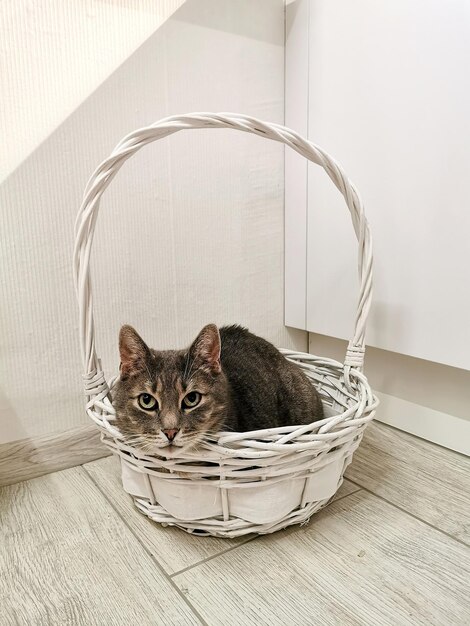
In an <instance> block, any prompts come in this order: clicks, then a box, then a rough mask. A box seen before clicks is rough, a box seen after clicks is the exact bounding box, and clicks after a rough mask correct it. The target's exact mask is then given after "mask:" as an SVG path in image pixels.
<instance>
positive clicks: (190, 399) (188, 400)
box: [183, 391, 202, 409]
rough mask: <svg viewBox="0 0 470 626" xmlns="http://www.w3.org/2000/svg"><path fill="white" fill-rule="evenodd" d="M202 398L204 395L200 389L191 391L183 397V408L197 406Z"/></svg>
mask: <svg viewBox="0 0 470 626" xmlns="http://www.w3.org/2000/svg"><path fill="white" fill-rule="evenodd" d="M201 398H202V396H201V394H200V393H199V392H198V391H190V392H189V393H188V394H187V395H186V396H185V397H184V398H183V408H185V409H192V408H193V407H195V406H197V405H198V404H199V402H201Z"/></svg>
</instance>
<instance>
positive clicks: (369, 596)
mask: <svg viewBox="0 0 470 626" xmlns="http://www.w3.org/2000/svg"><path fill="white" fill-rule="evenodd" d="M347 477H348V480H346V481H345V483H344V485H343V486H342V487H341V490H340V492H339V493H338V494H337V497H336V499H335V501H334V502H333V503H332V504H330V506H329V507H327V508H326V509H324V510H323V511H321V512H320V513H318V514H317V515H315V516H314V517H313V518H312V520H311V521H310V523H309V524H308V525H306V526H302V527H291V528H290V529H288V530H286V531H280V532H278V533H275V534H273V535H268V536H264V537H249V538H244V539H241V540H223V539H213V538H203V537H192V536H190V535H187V534H185V533H184V532H182V531H180V530H177V529H171V528H162V527H159V526H157V525H155V524H154V523H152V522H150V521H149V520H148V519H147V518H145V517H144V516H142V515H141V514H140V513H138V512H137V510H136V509H134V507H133V504H132V501H131V499H130V498H129V497H128V496H127V495H126V494H125V493H124V492H123V490H122V489H121V487H120V484H119V472H118V465H117V462H116V460H115V459H114V458H113V457H108V458H105V459H102V460H99V461H94V462H92V463H88V464H87V465H84V466H82V467H76V468H72V469H67V470H65V471H62V472H58V473H55V474H49V475H48V476H43V477H41V478H36V479H34V480H30V481H28V482H23V483H19V484H16V485H11V486H8V487H4V488H2V489H1V490H0V536H1V544H0V598H1V602H0V625H1V626H6V625H10V624H12V625H13V624H14V625H18V624H21V625H23V624H24V625H27V626H35V625H47V626H50V625H56V624H57V625H60V626H64V625H68V624H71V625H84V626H85V625H86V626H92V625H99V626H114V625H115V624H126V625H129V624H139V626H142V625H146V624H152V625H154V624H165V625H170V624H182V625H185V626H186V625H191V624H209V625H218V624H226V625H227V626H234V625H243V624H246V625H250V626H257V625H261V624H263V625H264V624H265V625H266V626H268V625H269V626H274V625H283V626H286V625H300V626H303V625H310V624H311V625H315V626H321V625H323V624H334V625H339V626H346V625H349V624H356V625H358V626H359V625H360V626H363V625H366V624H371V625H374V626H384V625H388V624H390V625H392V626H400V625H402V624H423V625H426V626H430V625H432V624H436V625H438V626H459V625H462V626H463V625H465V626H469V625H470V547H469V545H470V460H469V459H467V458H465V457H463V456H460V455H458V454H454V453H452V452H449V451H448V450H444V449H443V448H439V447H437V446H434V445H432V444H429V443H426V442H424V441H422V440H419V439H416V438H415V437H412V436H410V435H406V434H404V433H401V432H399V431H396V430H394V429H391V428H389V427H387V426H383V425H381V424H372V425H371V426H370V427H369V428H368V430H367V432H366V435H365V437H364V441H363V443H362V445H361V447H360V449H359V451H358V452H357V453H356V456H355V460H354V462H353V464H352V465H351V466H350V468H349V470H348V472H347ZM104 494H106V495H104Z"/></svg>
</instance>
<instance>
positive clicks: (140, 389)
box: [113, 324, 230, 453]
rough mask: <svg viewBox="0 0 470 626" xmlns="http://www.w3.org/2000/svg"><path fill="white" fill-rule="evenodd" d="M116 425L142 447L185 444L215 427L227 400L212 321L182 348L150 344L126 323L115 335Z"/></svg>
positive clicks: (169, 447) (172, 447)
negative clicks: (118, 359) (154, 347)
mask: <svg viewBox="0 0 470 626" xmlns="http://www.w3.org/2000/svg"><path fill="white" fill-rule="evenodd" d="M119 352H120V356H121V367H120V377H119V380H118V382H117V383H116V386H115V388H114V392H113V405H114V408H115V410H116V418H117V421H116V425H117V427H118V428H119V430H120V431H121V432H122V434H123V435H124V436H125V439H126V441H127V442H128V443H129V444H130V445H132V446H134V447H136V448H140V449H142V450H144V451H146V452H149V453H152V452H157V448H158V449H161V448H166V452H171V451H174V450H175V449H182V448H185V449H191V448H194V447H195V446H197V443H198V442H199V441H201V439H203V438H204V437H206V436H207V435H210V434H211V433H215V432H217V431H218V430H220V429H221V428H222V426H223V424H224V421H225V417H226V415H227V407H228V403H229V402H230V398H229V388H228V383H227V379H226V377H225V375H224V372H223V371H222V367H221V363H220V335H219V331H218V329H217V326H215V325H214V324H209V325H207V326H205V327H204V328H203V329H202V330H201V332H200V333H199V335H198V336H197V337H196V339H195V340H194V342H193V343H192V345H191V346H190V347H189V348H188V349H187V350H163V351H157V350H152V349H150V348H149V347H148V346H147V344H146V343H145V342H144V341H143V339H142V338H141V337H140V336H139V335H138V334H137V332H136V331H135V330H134V329H133V328H132V327H131V326H123V327H122V328H121V331H120V334H119Z"/></svg>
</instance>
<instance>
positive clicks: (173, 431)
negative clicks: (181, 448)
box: [163, 428, 179, 441]
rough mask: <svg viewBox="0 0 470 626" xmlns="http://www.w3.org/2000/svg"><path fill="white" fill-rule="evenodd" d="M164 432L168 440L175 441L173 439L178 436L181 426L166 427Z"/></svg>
mask: <svg viewBox="0 0 470 626" xmlns="http://www.w3.org/2000/svg"><path fill="white" fill-rule="evenodd" d="M163 432H164V433H165V435H166V438H167V439H168V441H173V439H174V438H175V437H176V435H177V434H178V432H179V428H171V429H165V430H164V431H163Z"/></svg>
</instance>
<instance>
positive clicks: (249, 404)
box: [219, 325, 323, 430]
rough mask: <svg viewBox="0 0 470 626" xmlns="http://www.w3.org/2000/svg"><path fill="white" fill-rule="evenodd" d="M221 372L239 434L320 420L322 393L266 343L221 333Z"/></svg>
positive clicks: (227, 330)
mask: <svg viewBox="0 0 470 626" xmlns="http://www.w3.org/2000/svg"><path fill="white" fill-rule="evenodd" d="M219 332H220V339H221V362H222V369H223V370H224V372H225V375H226V376H227V378H228V380H229V382H230V384H231V387H232V391H233V398H234V402H235V406H236V409H237V416H238V424H237V430H255V429H258V428H271V427H276V426H283V425H289V424H303V423H309V422H312V421H315V420H317V419H321V418H322V417H323V409H322V405H321V401H320V399H319V397H318V393H317V392H316V390H315V389H314V388H313V386H312V384H311V383H310V381H309V380H308V379H307V377H306V376H305V375H304V374H303V372H302V371H301V370H300V369H299V368H298V367H297V366H296V365H294V364H292V363H290V362H289V361H287V360H286V359H285V358H284V356H283V355H282V354H281V353H280V352H279V350H277V348H275V346H273V344H271V343H269V341H266V340H265V339H263V338H262V337H258V336H257V335H254V334H253V333H251V332H250V331H249V330H248V329H246V328H243V327H242V326H238V325H233V326H224V327H222V328H220V330H219Z"/></svg>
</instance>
